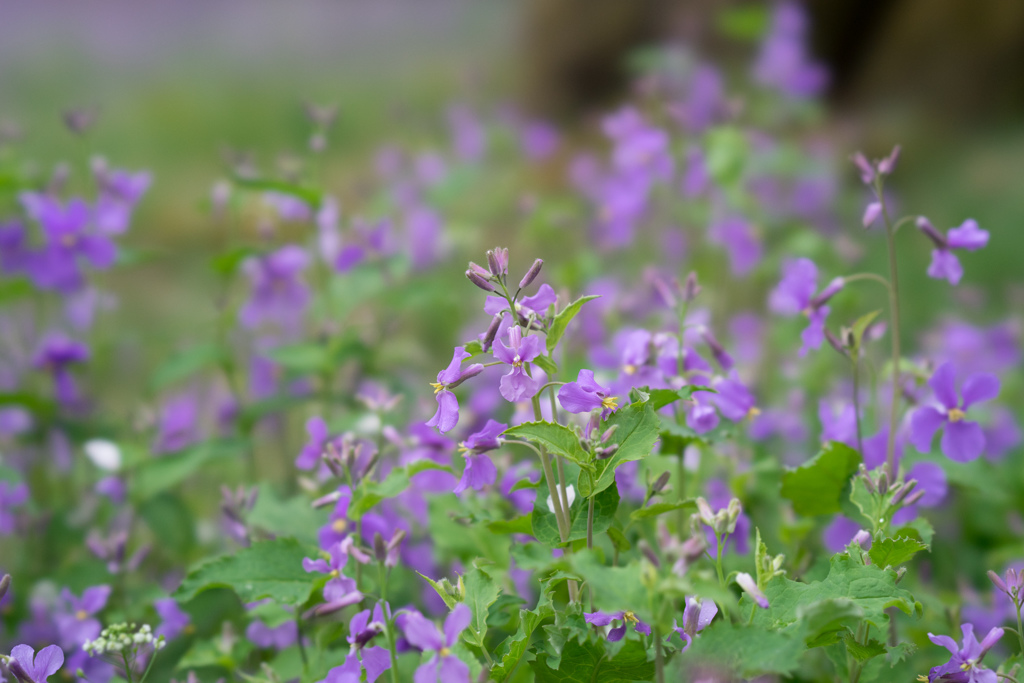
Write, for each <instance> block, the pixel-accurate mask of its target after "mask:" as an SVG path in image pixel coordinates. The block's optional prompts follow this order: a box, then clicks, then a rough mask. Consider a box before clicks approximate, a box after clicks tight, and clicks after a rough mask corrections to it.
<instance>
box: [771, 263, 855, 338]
mask: <svg viewBox="0 0 1024 683" xmlns="http://www.w3.org/2000/svg"><path fill="white" fill-rule="evenodd" d="M843 285H844V281H843V278H841V277H837V278H835V279H833V280H832V282H830V283H829V284H828V286H827V287H825V289H823V290H822V291H821V292H820V293H818V294H817V295H815V291H816V290H817V288H818V267H817V266H816V265H814V262H813V261H811V260H810V259H806V258H801V259H796V260H794V261H787V262H786V263H785V265H783V268H782V280H781V281H780V282H779V285H778V286H777V287H776V288H775V289H773V290H772V292H771V294H770V295H769V297H768V308H769V309H771V310H772V311H773V312H775V313H778V314H780V315H786V316H793V315H800V314H803V315H805V316H807V319H808V320H809V324H808V326H807V328H806V329H804V331H803V333H801V335H800V338H801V339H802V340H803V346H801V347H800V355H801V356H804V355H806V354H807V351H808V350H809V349H817V348H819V347H820V346H821V343H822V342H823V341H825V319H826V317H827V316H828V313H829V307H828V306H827V305H825V304H826V303H827V302H828V300H829V299H831V298H832V297H833V296H835V294H836V293H838V292H839V290H841V289H842V288H843Z"/></svg>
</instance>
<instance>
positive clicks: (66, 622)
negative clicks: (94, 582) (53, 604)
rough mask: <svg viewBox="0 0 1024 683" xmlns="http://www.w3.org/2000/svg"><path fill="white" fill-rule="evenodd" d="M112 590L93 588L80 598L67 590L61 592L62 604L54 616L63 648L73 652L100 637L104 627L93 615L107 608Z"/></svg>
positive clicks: (103, 587) (99, 587) (108, 587)
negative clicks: (86, 642)
mask: <svg viewBox="0 0 1024 683" xmlns="http://www.w3.org/2000/svg"><path fill="white" fill-rule="evenodd" d="M110 590H111V589H110V586H93V587H92V588H86V589H85V591H84V592H83V593H82V597H80V598H79V597H78V596H76V595H75V594H74V593H72V592H71V591H69V590H68V589H67V588H65V589H64V590H62V591H61V594H60V596H61V600H62V604H61V607H60V609H59V610H58V612H57V614H56V615H55V616H54V621H55V622H56V624H57V630H58V632H59V633H60V644H61V647H64V648H65V649H68V650H73V649H75V648H79V647H81V646H82V644H83V643H85V641H87V640H95V639H96V637H97V636H99V634H100V631H101V630H102V628H103V627H102V626H101V625H100V622H99V620H98V619H94V618H93V615H95V614H96V613H97V612H99V611H100V610H102V609H103V608H104V607H106V606H107V599H108V598H109V597H110Z"/></svg>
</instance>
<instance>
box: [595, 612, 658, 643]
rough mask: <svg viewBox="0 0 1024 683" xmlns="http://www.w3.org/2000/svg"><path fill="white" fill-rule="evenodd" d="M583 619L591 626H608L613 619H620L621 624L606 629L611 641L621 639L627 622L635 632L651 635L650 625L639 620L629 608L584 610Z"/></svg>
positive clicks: (624, 633)
mask: <svg viewBox="0 0 1024 683" xmlns="http://www.w3.org/2000/svg"><path fill="white" fill-rule="evenodd" d="M583 619H584V621H586V622H587V623H588V624H590V625H591V626H608V625H609V624H611V623H612V622H613V621H621V622H622V625H621V626H615V627H613V628H611V629H609V631H608V640H609V641H611V642H613V643H614V642H617V641H620V640H622V638H623V637H624V636H625V635H626V626H627V625H628V624H632V625H633V630H634V631H636V632H637V633H642V634H644V635H645V636H649V635H651V627H650V626H649V625H648V624H645V623H644V622H642V621H640V619H639V618H638V617H637V616H636V615H635V614H633V612H630V611H629V610H623V611H621V612H584V613H583Z"/></svg>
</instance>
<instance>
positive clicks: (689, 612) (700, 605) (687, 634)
mask: <svg viewBox="0 0 1024 683" xmlns="http://www.w3.org/2000/svg"><path fill="white" fill-rule="evenodd" d="M716 614H718V605H716V604H715V603H714V601H713V600H697V598H692V597H691V598H686V609H684V610H683V625H682V626H681V627H679V626H677V627H675V629H674V630H675V632H676V633H678V634H679V637H680V638H682V639H683V642H684V643H685V645H683V649H682V650H681V652H686V649H687V648H688V647H690V645H692V644H693V639H694V638H696V637H697V634H698V633H699V632H701V631H703V630H704V629H705V628H707V626H708V624H710V623H711V620H712V619H714V618H715V615H716Z"/></svg>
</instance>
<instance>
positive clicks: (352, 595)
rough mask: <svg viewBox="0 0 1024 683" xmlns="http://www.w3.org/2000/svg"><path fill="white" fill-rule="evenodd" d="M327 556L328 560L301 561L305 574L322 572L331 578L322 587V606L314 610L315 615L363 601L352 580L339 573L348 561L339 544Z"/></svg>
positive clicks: (344, 550) (305, 559) (307, 559)
mask: <svg viewBox="0 0 1024 683" xmlns="http://www.w3.org/2000/svg"><path fill="white" fill-rule="evenodd" d="M328 554H329V556H330V559H329V560H325V559H323V558H318V559H316V560H311V559H309V558H308V557H307V558H304V559H303V560H302V568H303V569H305V570H306V571H307V572H322V573H324V574H328V575H329V576H330V577H331V578H330V579H329V580H328V581H327V583H326V584H325V585H324V600H325V601H326V602H325V603H324V604H323V605H320V606H318V607H316V608H315V609H314V612H315V613H316V614H317V615H324V614H330V613H331V612H336V611H338V610H340V609H342V608H344V607H348V606H349V605H354V604H356V603H357V602H359V601H361V600H362V599H363V594H362V593H360V592H359V590H358V588H356V582H355V580H354V579H350V578H348V577H347V576H345V575H343V574H342V573H341V570H342V569H344V568H345V563H346V562H347V561H348V553H347V552H346V549H345V548H343V547H342V544H341V543H338V544H337V545H335V546H333V547H332V548H331V549H330V550H329V551H328Z"/></svg>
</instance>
